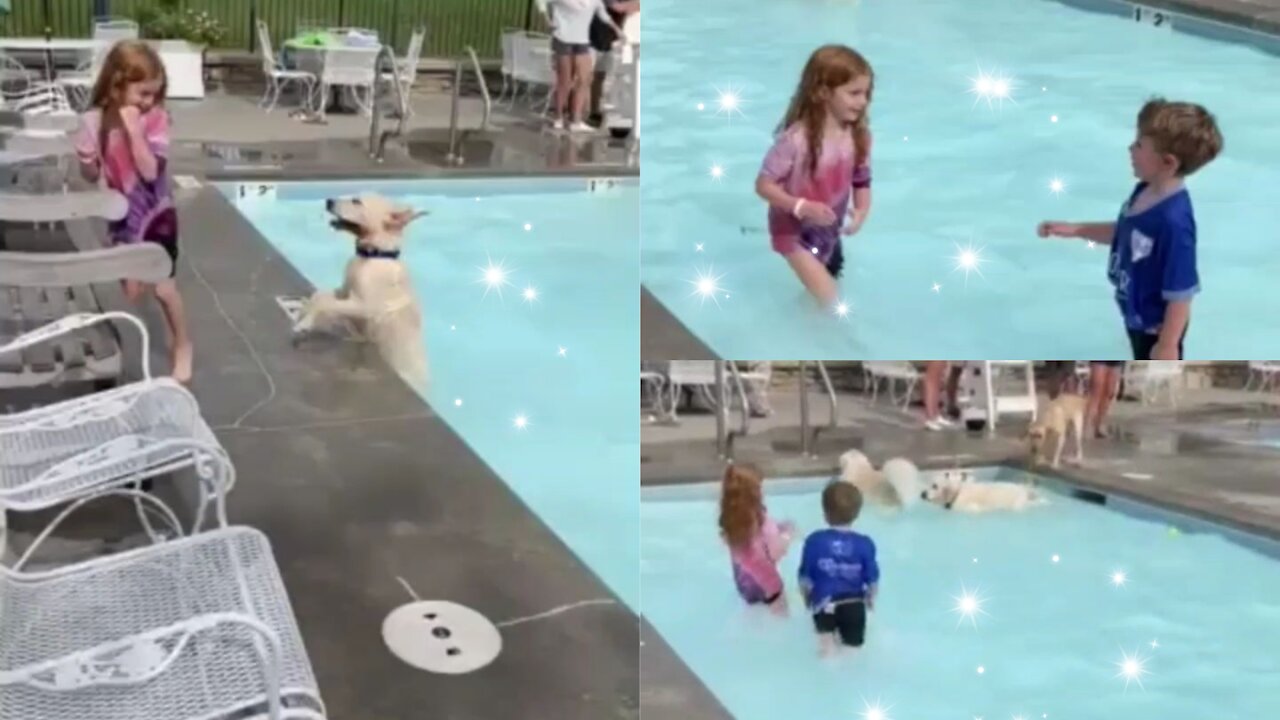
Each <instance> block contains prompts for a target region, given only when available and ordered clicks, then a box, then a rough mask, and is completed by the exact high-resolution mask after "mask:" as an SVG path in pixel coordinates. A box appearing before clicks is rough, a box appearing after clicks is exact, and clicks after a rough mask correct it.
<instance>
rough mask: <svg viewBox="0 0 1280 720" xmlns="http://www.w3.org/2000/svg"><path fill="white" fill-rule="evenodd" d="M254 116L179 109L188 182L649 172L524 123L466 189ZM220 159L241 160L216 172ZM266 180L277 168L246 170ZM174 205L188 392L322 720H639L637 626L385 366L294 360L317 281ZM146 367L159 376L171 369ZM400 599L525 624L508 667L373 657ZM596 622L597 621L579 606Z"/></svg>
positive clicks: (322, 351) (431, 103) (226, 109)
mask: <svg viewBox="0 0 1280 720" xmlns="http://www.w3.org/2000/svg"><path fill="white" fill-rule="evenodd" d="M254 103H256V95H252V96H251V95H248V94H246V93H242V92H231V93H222V92H219V93H216V94H214V95H211V96H210V98H208V99H207V100H206V101H204V102H203V103H200V104H199V105H194V104H192V105H189V106H184V105H182V104H177V103H175V104H174V105H175V106H174V108H173V110H174V114H175V117H176V121H175V128H176V137H175V141H174V157H173V160H174V168H175V173H176V174H179V175H184V174H185V175H191V176H193V177H194V178H196V179H197V180H199V179H205V180H207V179H213V178H227V177H270V178H276V179H294V178H314V177H345V178H359V177H374V176H386V175H391V176H396V177H428V176H435V177H444V176H463V175H474V174H477V173H479V174H484V175H490V176H500V175H516V174H535V175H551V174H557V173H573V174H578V173H584V172H590V173H591V174H596V173H600V174H622V175H631V174H634V173H635V172H636V170H635V168H634V167H628V166H627V164H626V155H627V153H626V152H625V150H623V149H620V148H619V147H618V146H617V145H618V144H617V143H614V142H613V141H606V140H604V139H601V138H597V139H593V140H582V139H576V138H575V139H569V138H565V137H555V136H549V135H547V134H545V133H542V132H541V131H540V130H539V129H537V126H536V121H531V120H530V118H528V117H522V116H521V115H520V113H518V112H517V113H515V114H512V115H509V122H510V124H508V125H506V126H505V127H504V130H503V131H502V132H501V133H500V134H493V135H492V136H491V138H490V139H491V141H492V142H491V144H492V145H493V147H497V148H499V150H495V151H493V152H492V153H491V154H488V155H484V156H483V157H480V156H477V160H478V161H477V162H476V163H475V164H474V165H472V166H470V167H468V168H466V169H463V170H461V171H456V170H452V169H450V168H446V167H443V166H441V165H439V164H432V162H431V160H430V158H428V157H426V156H424V157H416V158H415V157H411V155H413V153H412V152H403V153H401V154H400V156H399V159H398V160H392V159H390V158H391V157H393V155H391V154H389V159H388V162H387V163H386V164H385V165H383V166H378V165H376V164H374V163H372V162H371V161H369V160H368V158H367V157H366V156H364V155H363V152H362V151H361V150H360V143H361V138H362V137H363V136H365V135H366V134H367V131H368V126H367V124H366V123H367V120H366V119H364V118H359V117H345V118H344V117H336V116H335V117H334V118H332V120H331V122H330V124H329V125H326V126H312V125H307V124H302V123H298V122H297V121H294V120H290V119H289V118H288V117H287V113H286V112H284V111H277V112H275V113H272V114H270V115H266V114H264V113H263V112H262V111H261V110H259V109H257V108H256V107H255V106H254ZM415 105H416V107H417V110H418V112H417V113H416V116H415V121H414V122H415V126H414V130H413V133H414V137H425V136H427V135H429V134H431V133H433V132H435V133H438V130H439V128H440V126H441V123H442V122H443V124H444V125H445V126H446V127H447V123H448V115H447V112H446V113H445V114H444V115H443V117H442V116H441V108H442V107H443V108H447V102H445V101H442V100H441V98H440V97H439V96H438V95H437V96H434V97H433V96H432V95H430V94H426V96H425V97H419V98H417V99H416V100H415ZM469 112H470V113H471V115H472V116H474V107H473V109H472V111H469ZM530 122H533V124H532V125H530ZM522 123H523V124H522ZM486 142H488V141H486ZM213 147H216V148H218V149H219V150H220V151H225V150H226V149H228V148H231V149H234V150H235V152H236V154H238V156H239V157H238V158H237V159H236V160H235V161H234V162H231V163H226V162H222V161H219V160H217V159H214V158H212V157H211V155H210V152H209V151H210V149H211V148H213ZM411 147H412V144H410V149H411ZM565 147H569V148H570V152H571V153H581V152H588V153H589V152H595V151H597V150H598V151H599V152H602V153H606V154H607V155H608V157H609V158H611V159H612V160H611V164H610V166H609V167H608V168H601V167H598V166H585V165H582V164H577V163H576V161H575V162H569V163H565V162H563V160H564V155H563V152H564V149H565ZM584 147H585V148H588V149H587V150H585V151H584V150H582V148H584ZM592 147H594V148H596V150H591V149H590V148H592ZM298 148H302V150H298V151H297V152H296V153H295V154H294V155H292V156H291V157H288V158H285V162H275V161H276V160H278V159H279V158H280V157H281V156H282V153H284V152H286V151H287V152H293V151H294V150H295V149H298ZM512 148H515V149H514V150H512ZM522 148H523V149H522ZM529 148H532V150H531V151H529V152H526V149H529ZM547 148H550V150H547ZM544 150H546V152H544ZM273 153H274V156H273V155H272V154H273ZM574 157H578V156H577V155H575V156H574ZM259 159H266V160H268V161H271V163H274V165H275V166H274V167H266V165H268V164H269V163H259V164H260V165H263V167H260V168H258V169H257V171H256V172H255V171H254V170H253V169H252V168H250V169H245V165H246V164H247V165H252V164H253V163H254V162H256V161H257V160H259ZM571 159H572V158H571ZM615 161H616V162H615ZM175 194H176V200H177V204H178V208H179V217H180V224H181V226H182V228H183V251H182V257H181V258H180V260H179V263H178V283H179V286H180V287H181V288H182V289H183V296H184V298H185V300H186V306H187V312H188V321H189V323H190V326H191V332H192V336H193V337H194V338H195V340H196V375H195V378H194V381H193V383H192V390H193V392H194V393H195V395H196V397H197V399H198V400H199V401H200V404H201V409H202V412H203V414H204V416H205V417H206V419H207V421H208V422H209V424H210V425H211V426H212V427H213V428H214V431H215V433H216V434H217V436H218V438H219V440H220V441H221V442H222V443H223V444H224V445H225V447H226V449H227V451H228V452H229V453H230V456H231V458H232V461H233V462H234V463H235V465H236V468H237V471H238V478H239V480H238V482H237V485H236V488H235V490H234V491H233V492H232V494H231V495H230V497H229V501H228V502H229V515H230V517H231V520H232V522H233V523H237V524H244V525H249V526H253V527H256V528H259V529H260V530H262V531H263V532H265V533H266V534H267V536H268V537H269V539H270V541H271V543H272V547H273V550H274V555H275V558H276V561H277V563H278V564H279V566H280V569H281V572H282V575H283V577H284V581H285V585H286V587H287V589H288V592H289V595H290V598H291V600H292V603H293V607H294V611H295V613H296V615H297V618H298V622H299V625H300V627H301V630H302V635H303V640H304V642H305V644H306V647H307V650H308V652H309V654H310V658H311V661H312V666H313V667H314V669H315V673H316V676H317V680H318V682H319V686H320V690H321V693H322V696H323V698H324V700H325V702H326V705H327V709H328V713H329V717H332V718H335V719H336V718H360V720H405V719H406V718H418V717H427V716H430V717H439V718H451V719H454V720H491V719H493V718H557V719H564V720H602V719H605V718H611V719H617V720H624V719H625V720H635V719H636V718H638V717H639V689H638V682H639V681H638V677H639V659H638V657H637V648H638V646H639V632H640V629H639V620H638V618H637V616H636V615H635V613H633V612H632V611H631V610H630V609H629V608H628V607H627V606H626V605H625V604H624V603H622V601H621V600H620V599H619V598H617V597H616V596H615V595H614V594H613V593H612V592H611V591H610V590H609V589H608V588H607V587H606V586H605V585H604V584H603V583H602V582H601V581H600V580H599V578H598V577H597V576H596V575H595V574H594V573H593V572H592V571H591V570H590V569H589V568H588V567H586V566H585V565H584V564H583V563H582V562H581V561H580V560H578V558H577V557H576V556H575V555H574V554H573V553H572V552H571V551H570V550H569V549H568V548H567V547H566V546H565V545H564V544H563V543H562V542H561V541H560V540H559V539H558V538H557V537H556V536H555V535H554V533H553V532H552V531H551V530H550V529H549V528H548V527H547V526H546V525H544V524H543V522H542V521H541V520H540V519H539V518H538V517H537V516H536V515H535V514H534V513H533V512H532V511H531V510H529V509H528V508H527V507H526V506H525V505H524V504H523V502H522V501H520V499H519V498H518V497H517V496H516V495H515V494H514V493H513V492H512V491H511V490H510V489H509V488H508V487H507V485H506V484H505V483H504V482H503V481H502V480H501V479H500V478H499V477H497V476H496V475H495V474H494V472H493V471H492V470H491V469H490V468H489V467H488V466H487V465H485V463H484V462H483V461H482V460H481V459H480V458H479V457H478V456H477V455H476V454H475V453H474V452H473V451H472V450H471V449H470V448H469V447H468V446H467V444H466V442H465V441H464V440H463V439H462V438H461V437H459V436H458V435H457V434H456V433H454V432H453V431H452V430H451V429H450V428H449V427H448V426H447V425H446V424H445V423H444V421H443V420H441V419H440V418H439V417H438V416H437V415H436V414H435V413H434V412H433V410H432V408H431V407H430V406H429V405H428V404H427V403H425V402H424V401H422V400H421V399H420V398H419V397H418V396H417V395H416V394H414V393H413V392H412V391H411V390H409V389H408V388H407V387H406V386H405V385H404V384H403V383H402V382H401V381H400V379H399V378H397V377H396V376H395V375H394V374H393V373H392V372H391V371H390V370H389V369H388V368H386V367H385V365H383V364H382V362H381V360H380V359H379V358H378V357H377V355H376V353H374V352H372V351H370V350H368V349H367V348H362V347H360V346H358V345H356V344H353V343H342V342H330V343H326V342H324V341H322V340H316V341H313V342H310V343H308V344H307V345H306V346H303V347H302V348H294V347H293V346H292V344H291V342H290V338H289V323H288V320H287V318H286V317H285V315H284V314H283V312H282V311H281V310H280V309H279V307H278V306H277V305H276V301H275V298H276V297H277V296H281V295H289V296H296V295H305V294H309V292H310V291H311V290H312V288H311V287H310V285H309V283H308V282H307V281H306V279H305V278H303V277H302V276H301V274H300V273H298V272H297V271H296V270H294V269H293V268H292V266H291V265H290V264H289V263H288V261H287V260H286V259H285V258H284V257H283V256H282V255H280V254H279V253H278V252H277V251H276V250H275V249H274V248H273V246H272V245H271V244H270V243H269V242H268V241H267V240H266V239H265V238H264V237H263V236H262V235H261V234H260V233H259V232H258V231H257V230H256V229H255V228H254V227H253V226H252V225H251V224H250V223H249V222H248V221H247V220H246V219H245V218H244V217H243V216H241V215H240V213H239V212H238V211H237V210H236V209H235V208H234V206H233V205H232V203H230V202H229V201H228V200H227V199H226V198H225V197H224V196H223V195H222V194H221V193H219V192H218V191H217V190H216V189H214V188H213V187H212V186H210V185H208V184H202V185H200V186H199V187H195V188H189V189H184V188H179V189H177V190H176V192H175ZM0 232H2V229H0ZM57 234H58V235H63V236H65V233H61V232H60V231H58V232H57ZM56 240H57V238H50V242H51V243H53V242H55V241H56ZM63 240H65V237H64V238H63ZM0 245H3V237H0ZM140 315H142V316H143V317H144V319H145V320H146V321H147V323H148V325H149V327H150V328H151V329H152V334H153V337H157V338H158V337H162V334H161V333H160V331H159V329H160V328H161V327H162V323H161V320H160V317H159V313H158V310H157V309H156V308H155V307H154V306H152V305H148V306H145V307H144V308H143V309H142V310H141V311H140ZM129 342H131V340H127V341H126V348H128V347H129V345H128V343H129ZM153 362H154V363H155V364H156V367H157V368H159V369H160V371H161V372H163V371H165V368H167V362H166V360H165V359H164V358H163V352H162V350H161V349H160V348H156V349H154V351H153ZM66 391H67V390H66V389H64V390H63V391H62V392H66ZM12 399H13V398H10V397H8V396H6V397H5V398H4V400H5V401H6V403H7V402H9V401H10V400H12ZM26 399H27V398H24V401H25V400H26ZM32 399H34V400H37V401H43V402H48V401H49V399H50V398H44V399H43V400H40V399H39V398H32ZM161 489H162V488H161V487H160V486H159V485H158V486H157V491H158V492H159V491H160V490H161ZM44 519H47V517H46V518H44ZM40 520H41V518H39V517H29V516H28V517H23V518H14V522H13V523H12V526H11V532H10V537H11V540H12V546H11V547H13V548H20V547H23V546H24V545H25V544H26V543H27V542H29V540H30V538H31V537H32V535H33V533H34V532H38V530H39V528H41V527H42V524H40V522H39V521H40ZM118 520H122V521H123V522H126V523H130V524H128V525H123V526H121V525H117V524H116V522H115V521H118ZM131 520H132V519H131V518H130V517H128V515H125V516H122V517H121V516H118V515H117V516H114V517H113V516H112V515H111V514H110V513H103V514H101V515H99V514H97V513H87V514H85V517H84V518H82V519H81V520H80V521H78V522H71V523H68V524H67V525H65V526H64V527H63V528H61V529H60V530H59V532H58V533H57V535H56V537H55V538H54V541H53V542H52V543H51V545H50V548H51V551H52V553H53V555H54V556H61V555H63V554H65V555H66V556H67V557H83V556H84V555H85V554H94V553H97V552H102V551H103V550H104V549H106V548H111V547H119V546H121V545H128V544H132V543H134V542H137V538H136V536H132V537H131V536H129V535H128V534H124V533H129V532H132V528H133V527H136V521H132V522H131ZM123 528H129V530H127V531H126V530H124V529H123ZM111 533H116V535H111ZM121 534H124V535H123V536H120V535H121ZM401 579H403V581H404V582H405V583H407V584H408V585H409V586H410V587H411V588H412V589H413V592H414V593H416V594H417V595H418V596H420V597H421V598H423V599H427V600H431V599H442V600H450V601H454V602H457V603H461V604H463V605H466V606H469V607H471V608H474V609H476V610H477V611H479V612H480V613H482V614H483V615H485V616H486V617H488V618H490V619H491V620H492V621H494V622H502V621H508V620H515V619H520V620H521V622H520V623H519V624H518V625H515V626H513V627H506V628H504V629H503V630H502V635H503V641H504V646H503V651H502V653H501V655H500V656H499V657H498V658H497V660H496V661H494V663H493V664H491V665H489V666H488V667H486V668H483V669H481V670H479V671H477V672H474V673H471V674H469V675H437V674H431V673H427V672H424V671H419V670H416V669H414V668H412V667H410V666H408V665H406V664H405V663H403V662H401V661H400V660H398V659H396V658H395V657H394V656H393V655H392V654H391V652H390V651H389V650H388V649H387V647H386V646H385V645H384V644H383V640H382V636H381V626H382V622H383V619H384V618H385V617H386V616H387V614H388V613H390V612H391V611H392V610H393V609H395V608H396V607H398V606H400V605H403V604H406V603H408V602H411V601H412V597H411V595H410V592H409V590H407V589H406V588H405V587H404V586H403V585H402V583H401ZM583 601H594V602H593V603H592V604H588V605H585V606H581V607H577V606H574V607H569V606H571V605H573V604H575V603H580V602H583ZM553 610H554V611H557V612H555V613H553V614H551V615H548V616H545V617H543V616H542V614H543V613H547V612H548V611H553ZM534 616H538V617H534Z"/></svg>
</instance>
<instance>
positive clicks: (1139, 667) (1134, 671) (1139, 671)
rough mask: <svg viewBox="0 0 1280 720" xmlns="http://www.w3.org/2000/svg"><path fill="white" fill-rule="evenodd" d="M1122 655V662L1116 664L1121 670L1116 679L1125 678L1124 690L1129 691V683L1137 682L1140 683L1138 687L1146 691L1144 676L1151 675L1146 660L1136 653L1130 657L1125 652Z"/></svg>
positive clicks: (1122, 651)
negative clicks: (1143, 682) (1143, 681)
mask: <svg viewBox="0 0 1280 720" xmlns="http://www.w3.org/2000/svg"><path fill="white" fill-rule="evenodd" d="M1120 655H1121V659H1120V662H1118V663H1116V667H1118V668H1120V672H1118V673H1116V677H1122V678H1124V689H1125V690H1128V689H1129V683H1131V682H1136V683H1138V687H1140V688H1142V689H1143V690H1146V688H1145V687H1143V686H1142V676H1143V675H1149V674H1150V673H1148V672H1147V668H1146V663H1147V661H1146V659H1145V658H1143V657H1141V656H1140V655H1138V653H1137V652H1136V651H1135V652H1134V653H1133V654H1132V655H1130V654H1129V653H1127V652H1125V651H1124V650H1121V651H1120Z"/></svg>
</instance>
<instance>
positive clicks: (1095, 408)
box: [1084, 363, 1120, 438]
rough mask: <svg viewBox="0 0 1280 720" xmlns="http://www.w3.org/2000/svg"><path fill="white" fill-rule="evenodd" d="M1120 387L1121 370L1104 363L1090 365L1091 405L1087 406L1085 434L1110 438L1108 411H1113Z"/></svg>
mask: <svg viewBox="0 0 1280 720" xmlns="http://www.w3.org/2000/svg"><path fill="white" fill-rule="evenodd" d="M1119 385H1120V368H1118V367H1115V366H1113V365H1105V364H1103V363H1090V364H1089V403H1088V405H1086V406H1085V414H1084V426H1085V433H1086V434H1088V433H1090V432H1092V433H1093V436H1094V437H1099V438H1105V437H1107V436H1108V434H1109V433H1108V431H1107V429H1106V425H1105V423H1106V420H1107V411H1108V410H1110V409H1111V401H1112V400H1114V399H1115V396H1116V391H1117V390H1119Z"/></svg>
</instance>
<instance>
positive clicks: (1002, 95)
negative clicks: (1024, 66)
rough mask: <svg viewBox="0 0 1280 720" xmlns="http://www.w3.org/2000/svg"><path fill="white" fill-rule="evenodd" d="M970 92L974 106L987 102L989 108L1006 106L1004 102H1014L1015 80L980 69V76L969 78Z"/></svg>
mask: <svg viewBox="0 0 1280 720" xmlns="http://www.w3.org/2000/svg"><path fill="white" fill-rule="evenodd" d="M969 82H970V86H969V92H970V93H972V94H973V96H974V99H973V104H974V107H977V105H978V103H979V102H981V101H983V100H986V101H987V107H988V108H990V107H994V106H995V105H997V104H998V105H1000V106H1001V107H1003V106H1004V101H1005V100H1008V101H1009V102H1013V86H1014V82H1013V79H1012V78H1010V77H1006V76H1005V75H1003V74H1000V73H988V72H986V71H984V70H983V69H982V68H978V76H977V77H971V78H969Z"/></svg>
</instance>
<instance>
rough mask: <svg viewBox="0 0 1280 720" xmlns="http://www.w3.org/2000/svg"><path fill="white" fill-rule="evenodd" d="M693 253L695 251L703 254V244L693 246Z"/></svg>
mask: <svg viewBox="0 0 1280 720" xmlns="http://www.w3.org/2000/svg"><path fill="white" fill-rule="evenodd" d="M693 251H694V252H702V243H697V244H696V245H694V246H693Z"/></svg>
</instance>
